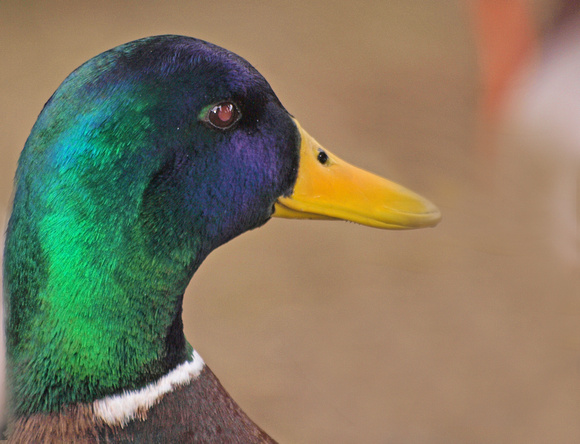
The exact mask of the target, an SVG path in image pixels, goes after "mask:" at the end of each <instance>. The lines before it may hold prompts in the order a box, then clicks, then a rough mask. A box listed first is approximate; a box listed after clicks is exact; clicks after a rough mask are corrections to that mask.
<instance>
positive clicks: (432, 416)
mask: <svg viewBox="0 0 580 444" xmlns="http://www.w3.org/2000/svg"><path fill="white" fill-rule="evenodd" d="M506 1H509V0H506ZM532 6H533V8H532V17H533V20H534V23H535V24H536V25H537V26H538V29H539V31H540V32H542V33H544V32H546V30H547V29H549V28H550V27H551V26H553V23H554V17H555V16H556V12H555V11H556V8H555V5H554V4H553V2H550V1H548V0H545V1H541V2H539V1H536V2H534V4H533V5H532ZM471 7H472V4H471V3H469V2H467V1H465V2H462V1H439V2H427V1H418V0H397V1H394V0H392V1H366V2H309V1H293V2H265V1H246V2H233V1H221V2H205V1H204V2H201V1H199V2H197V1H166V2H152V1H139V2H136V1H135V2H133V1H124V2H113V1H101V2H88V1H43V2H26V1H11V0H9V1H6V0H1V1H0V41H1V43H2V44H1V45H0V53H1V60H2V62H1V68H0V91H1V97H2V100H1V101H0V122H1V123H0V125H1V131H0V220H2V222H3V223H5V222H6V220H7V215H6V214H5V213H7V212H8V209H9V206H10V199H11V187H12V178H13V174H14V170H15V168H16V163H17V159H18V155H19V152H20V150H21V149H22V146H23V145H24V142H25V140H26V137H27V135H28V133H29V131H30V128H31V127H32V125H33V123H34V121H35V119H36V117H37V115H38V113H39V112H40V110H41V108H42V105H43V104H44V102H45V101H46V100H47V99H48V98H49V97H50V95H51V94H52V92H53V91H54V90H55V89H56V88H57V87H58V85H59V83H60V82H61V81H62V80H63V79H64V78H65V77H66V75H68V74H69V73H70V72H71V71H72V70H73V69H75V68H76V67H77V66H78V65H80V64H81V63H82V62H84V61H85V60H87V59H89V58H91V57H92V56H94V55H96V54H98V53H100V52H102V51H104V50H106V49H109V48H111V47H113V46H116V45H118V44H121V43H124V42H126V41H129V40H133V39H136V38H139V37H144V36H148V35H154V34H166V33H171V34H184V35H190V36H195V37H199V38H202V39H205V40H209V41H211V42H213V43H216V44H219V45H221V46H223V47H226V48H228V49H230V50H232V51H234V52H236V53H238V54H240V55H241V56H243V57H244V58H246V59H248V60H249V61H250V62H251V63H252V64H253V65H254V66H255V67H256V68H257V69H258V70H259V71H260V72H261V73H262V74H263V75H264V76H265V77H266V78H267V79H268V80H269V81H270V83H271V84H272V86H273V88H274V90H275V91H276V92H277V94H278V96H279V97H280V99H281V100H282V102H283V103H284V104H285V106H286V107H287V108H288V109H289V110H290V112H292V113H293V114H294V115H295V116H296V117H297V118H298V119H299V120H300V122H301V124H302V125H303V126H304V127H305V128H306V129H307V130H308V131H309V132H310V133H311V134H312V135H313V136H314V137H316V138H317V139H318V140H319V141H320V142H321V143H322V144H323V145H324V146H326V147H327V148H329V149H330V150H332V151H334V152H336V153H337V154H338V155H339V156H340V157H343V158H345V159H347V160H350V161H351V162H353V163H356V164H358V165H359V166H362V167H364V168H366V169H369V170H372V171H374V172H377V173H380V174H382V175H385V176H387V177H389V178H390V179H393V180H395V181H397V182H400V183H402V184H404V185H406V186H408V187H409V188H411V189H414V190H415V191H417V192H419V193H420V194H422V195H424V196H426V197H428V198H430V199H431V200H432V201H433V202H435V203H436V204H437V205H438V206H439V207H440V208H441V210H442V212H443V221H442V223H441V224H440V225H439V226H438V227H437V228H435V229H429V230H419V231H410V232H387V231H380V230H374V229H370V228H366V227H360V226H357V225H354V224H347V223H331V222H307V221H285V220H273V221H271V222H270V223H268V224H267V225H266V226H265V227H263V228H261V229H259V230H256V231H254V232H251V233H247V234H245V235H244V236H242V237H240V238H238V239H235V240H234V241H232V242H231V243H229V244H227V245H225V246H224V247H222V248H220V249H219V250H217V251H216V252H214V253H213V254H212V255H211V256H210V257H209V259H208V260H207V261H206V263H205V264H204V265H203V266H202V267H201V269H200V270H199V271H198V273H197V274H196V276H195V277H194V279H193V281H192V283H191V285H190V287H189V289H188V294H187V295H186V304H185V308H184V316H185V325H186V327H185V328H186V331H187V336H188V338H189V340H190V342H191V343H192V344H193V345H194V347H195V348H196V349H197V350H198V351H199V352H200V354H201V355H202V356H203V357H204V359H205V361H206V363H208V364H209V366H210V367H211V368H212V369H213V371H214V372H215V373H216V374H217V375H218V377H219V378H220V379H221V381H222V383H223V384H224V385H225V387H226V388H227V389H228V390H229V391H230V393H231V394H232V396H233V397H234V398H235V399H236V400H237V401H238V402H239V403H240V404H241V406H242V407H243V408H244V409H245V410H246V411H247V412H248V414H249V415H250V417H252V418H253V419H254V420H255V421H256V422H257V423H258V424H260V425H261V426H262V427H263V428H264V429H265V430H267V431H268V432H269V433H270V434H271V435H272V436H273V437H274V438H276V439H278V440H279V441H280V442H283V443H414V444H415V443H429V444H431V443H433V444H435V443H441V444H443V443H556V442H557V443H575V442H580V420H579V418H580V380H579V377H580V279H579V274H580V267H579V262H578V256H577V253H578V238H577V232H576V237H575V235H574V224H576V225H575V226H576V229H577V220H573V221H572V222H570V220H569V216H570V214H572V217H573V219H574V217H575V216H577V211H578V210H577V208H578V199H577V191H578V189H577V183H576V182H574V181H572V182H570V183H572V185H571V187H572V188H570V189H566V190H565V191H564V197H562V199H561V200H563V201H564V202H567V204H566V203H565V204H564V206H566V205H568V207H566V209H564V210H561V211H562V214H560V210H559V209H558V208H560V207H557V206H555V205H552V203H553V201H555V200H559V199H560V198H559V197H554V194H553V193H552V191H551V190H552V188H553V186H552V185H553V183H554V182H557V179H555V178H558V177H561V174H560V168H561V166H562V165H568V166H570V165H571V166H572V171H573V173H572V174H573V175H572V177H573V178H574V177H576V178H577V175H576V176H574V174H577V173H578V171H579V168H578V165H579V163H580V162H579V161H578V159H580V145H578V150H577V151H576V152H573V151H572V152H571V154H570V157H564V161H563V162H561V161H560V160H558V161H555V160H554V161H552V159H556V158H558V159H560V157H559V154H558V151H557V149H556V147H555V144H553V143H545V144H541V143H539V141H538V138H536V137H530V138H529V139H532V140H534V142H535V144H536V145H539V146H535V147H534V148H533V150H532V149H531V148H530V149H529V150H528V142H529V139H528V138H526V137H519V136H515V137H511V135H510V134H511V133H510V132H509V131H508V130H505V126H504V125H499V127H500V128H502V130H501V131H500V132H499V134H500V135H499V136H497V134H498V133H496V132H491V131H487V130H486V129H487V128H489V127H490V125H486V124H484V123H482V120H483V119H482V114H483V113H485V111H482V110H481V103H482V95H485V85H484V82H483V81H482V74H481V72H482V69H481V67H482V61H481V54H480V53H479V52H478V51H479V50H478V45H477V42H478V38H477V37H476V36H475V35H474V25H473V23H474V20H473V11H472V10H471ZM578 82H580V72H579V73H578ZM578 103H579V104H580V97H579V102H578ZM578 118H579V119H580V112H579V114H578ZM494 119H495V117H494V118H492V119H491V120H494ZM503 120H504V119H502V122H503ZM507 120H510V119H507ZM579 122H580V120H579ZM579 126H580V125H579ZM524 128H525V126H524ZM523 132H524V133H525V130H524V131H523ZM516 133H517V132H516ZM520 133H521V130H520ZM506 134H508V135H509V137H506ZM520 135H521V134H520ZM524 136H525V134H524ZM514 139H515V141H514ZM506 140H509V143H508V142H507V141H506ZM522 140H523V141H524V142H522ZM538 153H540V154H538ZM568 159H569V160H568ZM574 162H576V163H574ZM574 165H575V167H574ZM574 168H575V173H574ZM575 183H576V185H574V184H575ZM574 186H575V187H576V188H574ZM556 193H557V191H556ZM570 196H571V197H570ZM560 226H566V227H568V228H569V227H570V226H572V228H571V232H570V233H571V234H566V233H565V231H566V230H564V229H562V230H560Z"/></svg>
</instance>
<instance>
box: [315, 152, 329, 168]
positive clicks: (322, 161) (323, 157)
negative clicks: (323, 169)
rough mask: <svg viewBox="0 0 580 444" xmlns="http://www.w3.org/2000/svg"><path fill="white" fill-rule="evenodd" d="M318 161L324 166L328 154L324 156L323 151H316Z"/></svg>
mask: <svg viewBox="0 0 580 444" xmlns="http://www.w3.org/2000/svg"><path fill="white" fill-rule="evenodd" d="M317 159H318V161H319V162H320V163H321V164H322V165H324V164H326V162H328V154H326V153H325V152H324V151H323V150H318V157H317Z"/></svg>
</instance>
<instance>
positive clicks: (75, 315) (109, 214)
mask: <svg viewBox="0 0 580 444" xmlns="http://www.w3.org/2000/svg"><path fill="white" fill-rule="evenodd" d="M272 216H280V217H291V218H322V219H345V220H351V221H354V222H358V223H361V224H366V225H370V226H373V227H379V228H417V227H424V226H430V225H434V224H436V223H437V222H438V220H439V218H440V216H439V212H438V210H437V209H436V208H435V207H434V206H433V205H432V204H431V203H429V202H428V201H427V200H425V199H423V198H421V197H420V196H418V195H416V194H414V193H412V192H411V191H409V190H406V189H405V188H403V187H400V186H398V185H396V184H393V183H392V182H389V181H387V180H385V179H382V178H379V177H377V176H374V175H372V174H370V173H367V172H364V171H362V170H359V169H357V168H355V167H352V166H350V165H348V164H347V163H345V162H343V161H342V160H340V159H339V158H337V157H336V156H334V155H333V154H332V153H330V152H329V151H328V150H326V149H325V148H323V147H322V146H320V145H319V144H318V143H317V142H316V141H315V140H314V139H313V138H312V137H310V136H309V135H308V134H307V133H306V132H305V131H304V130H303V129H302V128H301V127H300V125H299V124H298V123H297V121H296V120H295V119H294V118H293V117H292V116H291V115H290V114H289V113H288V112H287V111H286V110H285V109H284V107H283V106H282V104H281V103H280V101H279V100H278V98H277V97H276V95H275V94H274V92H273V91H272V89H271V87H270V86H269V84H268V83H267V82H266V80H265V79H264V78H263V77H262V76H261V75H260V74H259V73H258V71H256V70H255V69H254V68H253V67H252V66H251V65H250V64H249V63H248V62H246V61H245V60H244V59H242V58H240V57H238V56H236V55H235V54H232V53H231V52H229V51H227V50H225V49H222V48H219V47H217V46H215V45H212V44H210V43H207V42H203V41H201V40H196V39H193V38H187V37H180V36H158V37H151V38H146V39H142V40H138V41H135V42H131V43H128V44H125V45H121V46H119V47H117V48H114V49H112V50H110V51H107V52H105V53H103V54H100V55H99V56H97V57H95V58H93V59H91V60H90V61H88V62H87V63H85V64H84V65H82V66H81V67H79V68H78V69H77V70H75V71H74V72H73V73H72V74H70V76H69V77H68V78H67V79H66V80H65V81H64V82H63V83H62V85H61V86H60V87H59V88H58V90H57V91H56V92H55V93H54V95H53V96H52V97H51V98H50V100H49V101H48V102H47V103H46V105H45V107H44V109H43V110H42V112H41V114H40V116H39V118H38V120H37V122H36V124H35V125H34V128H33V130H32V132H31V134H30V136H29V138H28V140H27V142H26V145H25V147H24V150H23V152H22V155H21V158H20V161H19V166H18V170H17V174H16V179H15V195H14V204H13V212H12V216H11V219H10V222H9V226H8V232H7V238H6V247H5V274H4V282H5V287H6V291H5V294H6V297H7V312H8V320H7V349H8V362H9V372H10V378H11V387H12V404H13V410H14V411H15V412H16V414H17V415H26V414H32V413H36V412H53V411H57V410H59V409H60V408H61V407H62V406H63V405H70V404H74V403H79V402H91V401H93V400H95V399H98V398H101V397H103V396H107V395H110V394H113V393H118V392H119V391H122V390H126V389H134V388H139V387H142V386H144V385H145V384H147V383H148V382H150V381H153V380H155V379H157V378H159V377H160V376H161V375H163V374H165V373H167V372H168V371H169V370H171V369H172V368H174V367H175V366H176V365H178V364H179V363H181V362H184V361H185V360H187V359H188V357H189V356H191V350H192V349H191V347H190V346H189V344H188V343H187V342H186V340H185V338H184V336H183V329H182V322H181V304H182V298H183V293H184V291H185V288H186V286H187V284H188V282H189V280H190V279H191V277H192V275H193V273H194V272H195V270H196V269H197V267H198V266H199V265H200V263H201V262H202V261H203V259H204V258H205V257H206V256H207V254H209V252H210V251H212V250H213V249H215V248H216V247H218V246H219V245H221V244H223V243H224V242H227V241H228V240H230V239H232V238H233V237H235V236H237V235H239V234H241V233H242V232H244V231H247V230H250V229H253V228H256V227H258V226H261V225H262V224H264V223H265V222H266V221H268V220H269V219H270V218H271V217H272Z"/></svg>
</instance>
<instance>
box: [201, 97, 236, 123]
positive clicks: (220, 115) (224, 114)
mask: <svg viewBox="0 0 580 444" xmlns="http://www.w3.org/2000/svg"><path fill="white" fill-rule="evenodd" d="M239 119H240V112H239V111H238V108H237V107H236V105H234V104H233V103H232V102H222V103H218V104H217V105H215V106H213V107H212V108H211V109H210V110H209V112H208V114H207V120H208V121H209V123H211V124H212V125H213V126H215V127H216V128H218V129H228V128H230V127H232V126H233V125H234V123H236V122H237V121H238V120H239Z"/></svg>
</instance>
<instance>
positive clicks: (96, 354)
mask: <svg viewBox="0 0 580 444" xmlns="http://www.w3.org/2000/svg"><path fill="white" fill-rule="evenodd" d="M31 200H34V199H26V198H23V197H22V196H19V195H18V193H17V195H16V196H15V205H14V210H13V215H12V218H11V220H10V223H9V228H8V234H7V239H6V247H5V276H4V280H5V283H6V293H7V295H8V304H7V308H8V321H7V349H8V363H9V372H10V374H9V377H10V378H11V385H12V395H13V396H12V403H13V405H12V410H13V412H14V414H15V415H16V416H21V415H29V414H33V413H40V412H55V411H58V410H60V409H61V408H62V407H63V406H66V405H71V404H76V403H88V402H93V401H94V400H96V399H100V398H103V397H105V396H109V395H112V394H115V393H119V392H121V391H123V390H134V389H139V388H140V387H143V386H145V385H146V384H148V383H150V382H151V381H154V380H156V379H158V378H160V377H161V376H163V375H164V374H166V373H168V372H169V371H170V370H171V369H173V368H175V367H176V366H177V365H178V364H180V363H182V362H184V361H186V360H188V359H190V358H191V355H192V348H191V346H190V345H189V344H188V343H187V341H186V340H185V337H184V334H183V324H182V319H181V314H182V301H183V293H184V291H185V288H186V286H187V284H188V282H189V280H190V279H191V277H192V275H193V273H194V271H195V270H196V269H197V267H198V266H199V264H200V263H201V261H202V260H203V258H204V257H205V255H206V253H204V249H203V247H202V245H201V244H200V242H197V239H198V237H196V236H192V235H191V233H189V236H185V234H184V233H179V232H172V233H168V232H166V231H164V229H162V228H160V227H168V226H172V227H175V225H172V224H161V223H157V222H156V221H155V220H154V217H153V216H151V215H150V214H149V215H148V216H151V217H143V216H144V214H143V211H147V208H146V205H144V204H143V205H142V206H141V210H142V211H141V214H140V215H138V217H135V218H131V217H127V218H125V219H123V220H120V219H119V217H118V216H117V220H115V213H117V212H118V211H120V213H117V214H122V209H121V208H114V207H113V208H110V211H107V212H101V213H99V214H93V215H91V218H86V217H84V218H83V217H81V216H82V214H83V212H84V211H83V210H88V208H84V209H83V205H84V203H82V202H79V203H78V205H77V206H76V207H75V211H72V212H58V213H53V212H48V213H46V214H43V215H42V216H40V215H38V214H36V213H35V212H34V211H31V210H32V208H42V207H43V204H44V202H32V203H31V202H30V201H31ZM40 200H42V199H40ZM31 216H35V217H31ZM158 216H160V217H163V215H162V214H158ZM167 217H175V214H174V215H171V216H169V215H167Z"/></svg>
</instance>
